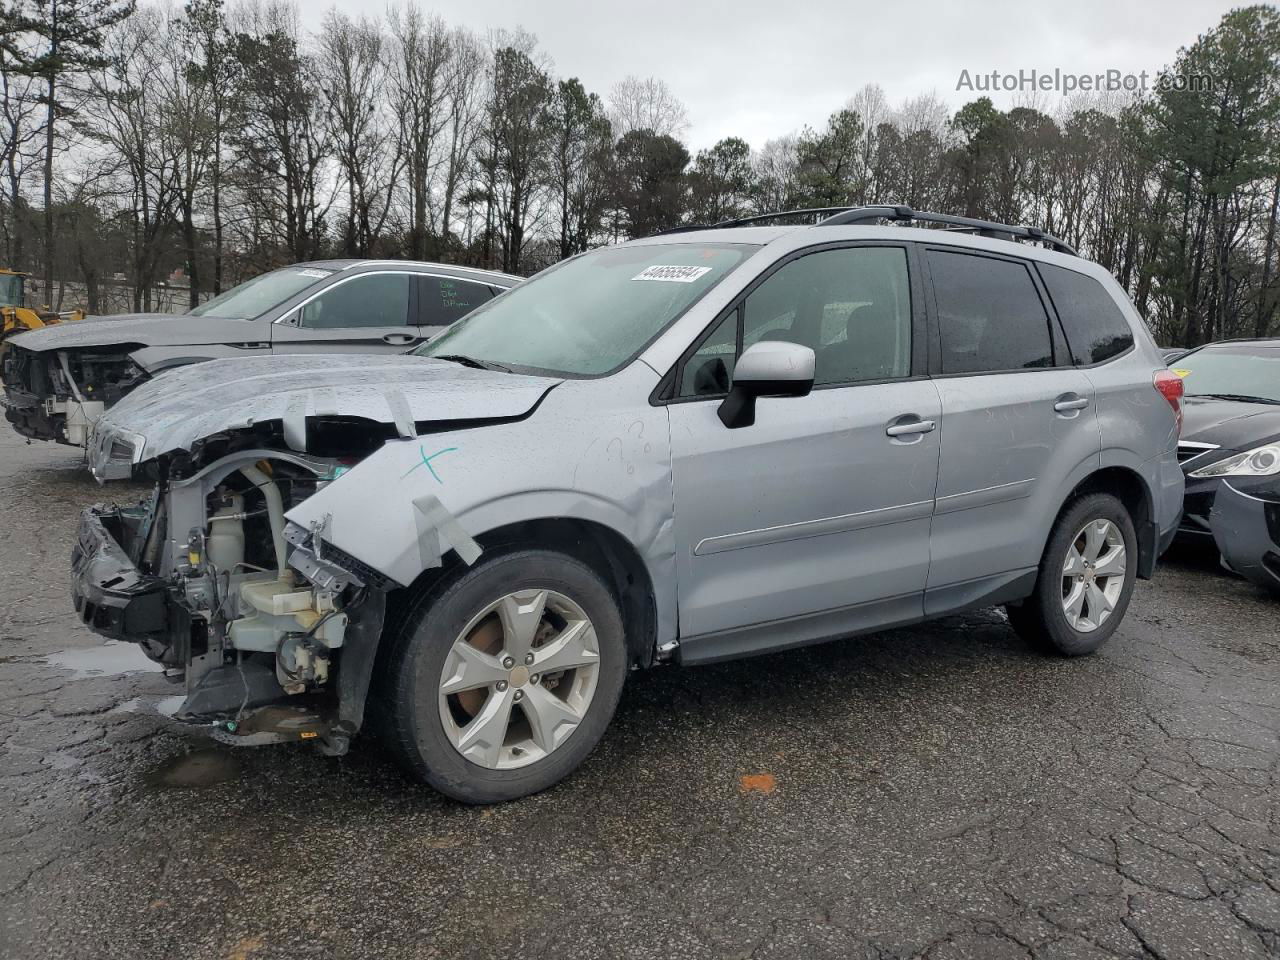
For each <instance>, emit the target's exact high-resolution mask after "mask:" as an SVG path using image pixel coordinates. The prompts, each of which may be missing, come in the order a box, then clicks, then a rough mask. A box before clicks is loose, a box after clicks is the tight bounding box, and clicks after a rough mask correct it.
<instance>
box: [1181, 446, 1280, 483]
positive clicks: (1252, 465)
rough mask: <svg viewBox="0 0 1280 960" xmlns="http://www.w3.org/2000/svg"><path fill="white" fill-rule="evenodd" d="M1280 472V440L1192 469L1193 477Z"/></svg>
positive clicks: (1273, 474)
mask: <svg viewBox="0 0 1280 960" xmlns="http://www.w3.org/2000/svg"><path fill="white" fill-rule="evenodd" d="M1276 474H1280V442H1276V443H1267V444H1263V445H1262V446H1261V447H1254V448H1253V449H1252V450H1246V451H1245V452H1244V453H1237V454H1236V455H1235V456H1232V457H1227V458H1226V459H1225V460H1219V461H1218V462H1217V463H1211V464H1209V466H1207V467H1201V468H1200V469H1199V470H1192V471H1191V476H1193V477H1197V478H1199V477H1274V476H1275V475H1276Z"/></svg>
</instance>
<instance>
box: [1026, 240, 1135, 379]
mask: <svg viewBox="0 0 1280 960" xmlns="http://www.w3.org/2000/svg"><path fill="white" fill-rule="evenodd" d="M1039 269H1040V277H1041V278H1042V279H1043V280H1044V285H1045V287H1047V288H1048V290H1049V297H1050V299H1051V300H1053V306H1054V309H1056V310H1057V311H1058V318H1059V319H1060V320H1061V321H1062V329H1063V332H1064V333H1065V334H1066V335H1067V344H1068V346H1070V348H1071V358H1072V360H1074V361H1075V362H1076V363H1077V364H1080V365H1084V366H1087V365H1089V364H1094V363H1103V362H1104V361H1107V360H1110V359H1111V358H1112V357H1115V356H1119V355H1120V354H1122V353H1124V352H1125V351H1126V350H1128V349H1129V348H1130V347H1132V346H1133V330H1132V329H1130V327H1129V322H1128V321H1127V320H1126V319H1125V318H1124V314H1123V313H1121V312H1120V308H1119V307H1118V306H1117V305H1116V302H1115V299H1114V298H1113V297H1112V296H1111V294H1110V293H1108V292H1107V289H1106V287H1104V286H1103V285H1102V284H1100V283H1099V282H1098V281H1097V280H1095V279H1093V277H1090V276H1086V275H1085V274H1083V273H1076V272H1075V271H1074V270H1066V269H1063V268H1062V267H1055V266H1051V265H1049V264H1047V263H1042V264H1040V265H1039Z"/></svg>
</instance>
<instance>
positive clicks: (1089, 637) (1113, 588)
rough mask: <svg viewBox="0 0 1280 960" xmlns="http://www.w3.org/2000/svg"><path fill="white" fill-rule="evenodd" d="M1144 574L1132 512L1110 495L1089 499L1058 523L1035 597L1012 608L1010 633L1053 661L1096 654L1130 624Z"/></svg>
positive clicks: (1076, 504)
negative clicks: (1137, 585) (1138, 580)
mask: <svg viewBox="0 0 1280 960" xmlns="http://www.w3.org/2000/svg"><path fill="white" fill-rule="evenodd" d="M1137 569H1138V538H1137V536H1136V534H1135V533H1134V529H1133V519H1132V518H1131V517H1130V516H1129V511H1128V510H1127V509H1126V508H1125V506H1124V504H1123V503H1121V502H1120V501H1119V500H1118V499H1117V498H1116V497H1113V496H1112V495H1111V494H1109V493H1092V494H1086V495H1085V496H1083V497H1080V498H1079V499H1077V500H1075V501H1074V502H1072V503H1071V504H1069V505H1068V506H1067V508H1066V509H1065V510H1063V512H1062V514H1061V515H1060V516H1059V517H1058V520H1057V522H1056V523H1055V524H1054V526H1053V530H1052V532H1051V533H1050V534H1049V542H1048V543H1047V544H1046V545H1045V549H1044V555H1043V556H1042V558H1041V560H1040V571H1039V574H1038V576H1037V578H1036V585H1035V590H1034V591H1033V592H1032V594H1031V596H1030V597H1028V598H1027V599H1026V600H1024V601H1023V602H1022V603H1021V604H1016V605H1015V604H1010V605H1009V606H1008V607H1006V608H1005V610H1006V612H1007V613H1008V615H1009V625H1010V626H1012V627H1013V629H1014V631H1015V632H1016V633H1017V634H1018V635H1019V636H1020V637H1022V638H1023V639H1024V640H1026V641H1027V642H1029V643H1030V644H1031V645H1032V646H1034V647H1036V648H1037V649H1039V650H1041V651H1043V652H1045V653H1051V654H1057V655H1060V656H1064V657H1079V656H1084V655H1085V654H1089V653H1093V652H1094V651H1095V650H1097V649H1098V648H1099V647H1101V646H1102V645H1103V644H1104V643H1106V642H1107V640H1109V639H1110V638H1111V635H1112V634H1113V633H1115V632H1116V628H1117V627H1119V626H1120V622H1121V620H1123V619H1124V614H1125V611H1126V610H1127V609H1128V608H1129V600H1130V598H1131V597H1132V595H1133V582H1134V579H1135V576H1136V574H1137Z"/></svg>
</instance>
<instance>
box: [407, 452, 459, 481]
mask: <svg viewBox="0 0 1280 960" xmlns="http://www.w3.org/2000/svg"><path fill="white" fill-rule="evenodd" d="M457 449H458V448H457V447H445V448H444V449H443V450H437V451H436V452H435V453H433V454H431V456H427V448H426V447H422V446H419V447H418V456H420V457H422V462H421V463H415V464H414V465H413V466H412V467H410V468H409V469H408V470H406V471H405V472H404V474H403V475H401V477H400V479H401V480H403V479H404V478H405V477H407V476H409V474H411V473H413V471H415V470H417V469H419V468H421V467H426V468H427V469H428V470H429V471H431V476H433V477H435V478H436V483H444V481H443V480H441V479H440V474H438V473H436V468H435V467H433V466H432V465H431V461H432V460H434V459H435V458H436V457H439V456H442V455H443V454H446V453H453V452H454V451H456V450H457Z"/></svg>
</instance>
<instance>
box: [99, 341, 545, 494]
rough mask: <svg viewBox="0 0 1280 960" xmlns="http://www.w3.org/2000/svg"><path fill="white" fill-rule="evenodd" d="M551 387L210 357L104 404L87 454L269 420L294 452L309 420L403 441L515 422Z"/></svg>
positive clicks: (301, 361)
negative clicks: (448, 429) (432, 428)
mask: <svg viewBox="0 0 1280 960" xmlns="http://www.w3.org/2000/svg"><path fill="white" fill-rule="evenodd" d="M560 382H561V381H559V380H556V379H551V378H547V377H532V376H524V375H521V374H514V373H501V372H497V371H490V370H473V369H471V368H468V367H463V366H459V365H458V364H456V363H450V362H448V361H445V360H433V359H429V358H426V357H414V356H407V355H393V356H378V355H375V354H350V355H346V354H323V355H320V354H317V355H305V354H298V355H290V356H280V357H244V358H239V357H236V358H233V359H227V360H212V361H209V362H208V363H197V364H191V365H190V366H186V367H179V368H178V369H176V370H172V371H170V372H168V373H166V374H164V375H162V376H159V377H156V378H155V379H154V380H150V381H148V382H146V383H144V384H142V385H141V386H139V387H138V388H137V389H136V390H134V391H133V392H132V393H130V394H129V395H128V396H126V397H125V398H124V399H122V400H121V401H120V402H119V403H117V404H116V405H115V406H114V407H112V408H111V409H110V410H109V411H108V412H107V413H106V414H104V415H103V416H102V417H101V418H100V419H99V421H98V425H97V428H96V429H95V436H94V440H93V443H92V444H91V457H96V456H97V454H98V452H99V451H102V450H104V449H107V450H109V448H110V447H111V445H112V444H111V442H110V441H111V440H112V439H113V437H120V436H124V437H125V438H127V440H128V441H129V443H130V444H131V445H132V446H133V462H134V463H140V462H142V461H144V460H150V459H152V458H154V457H158V456H161V455H163V454H165V453H168V452H170V451H173V450H179V449H181V450H188V449H190V448H191V446H192V445H193V444H194V443H196V441H198V440H202V439H204V438H206V437H208V436H210V435H211V434H215V433H220V432H223V431H227V430H234V429H237V428H244V427H250V426H254V425H256V424H263V423H268V422H270V421H273V420H278V421H281V423H282V424H283V426H284V436H285V439H286V441H287V442H288V444H289V446H290V447H292V448H293V449H295V450H299V451H301V450H305V448H306V429H307V421H308V419H309V418H311V417H313V416H329V417H354V418H360V419H365V420H370V421H374V422H376V423H382V424H388V425H391V426H394V427H395V428H396V429H397V431H399V432H400V433H401V434H402V435H412V433H413V432H414V424H415V423H418V424H421V423H423V422H424V421H426V422H432V421H435V422H440V421H469V420H488V419H495V418H514V417H520V416H523V415H524V414H526V413H528V412H529V411H530V410H532V409H533V408H534V407H535V406H536V405H537V403H538V401H539V400H541V399H542V397H543V396H545V395H546V393H547V391H548V390H550V389H551V388H552V387H554V386H556V384H558V383H560ZM94 466H95V469H96V468H97V466H98V464H96V463H95V464H94ZM102 475H103V474H101V473H99V476H102Z"/></svg>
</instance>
